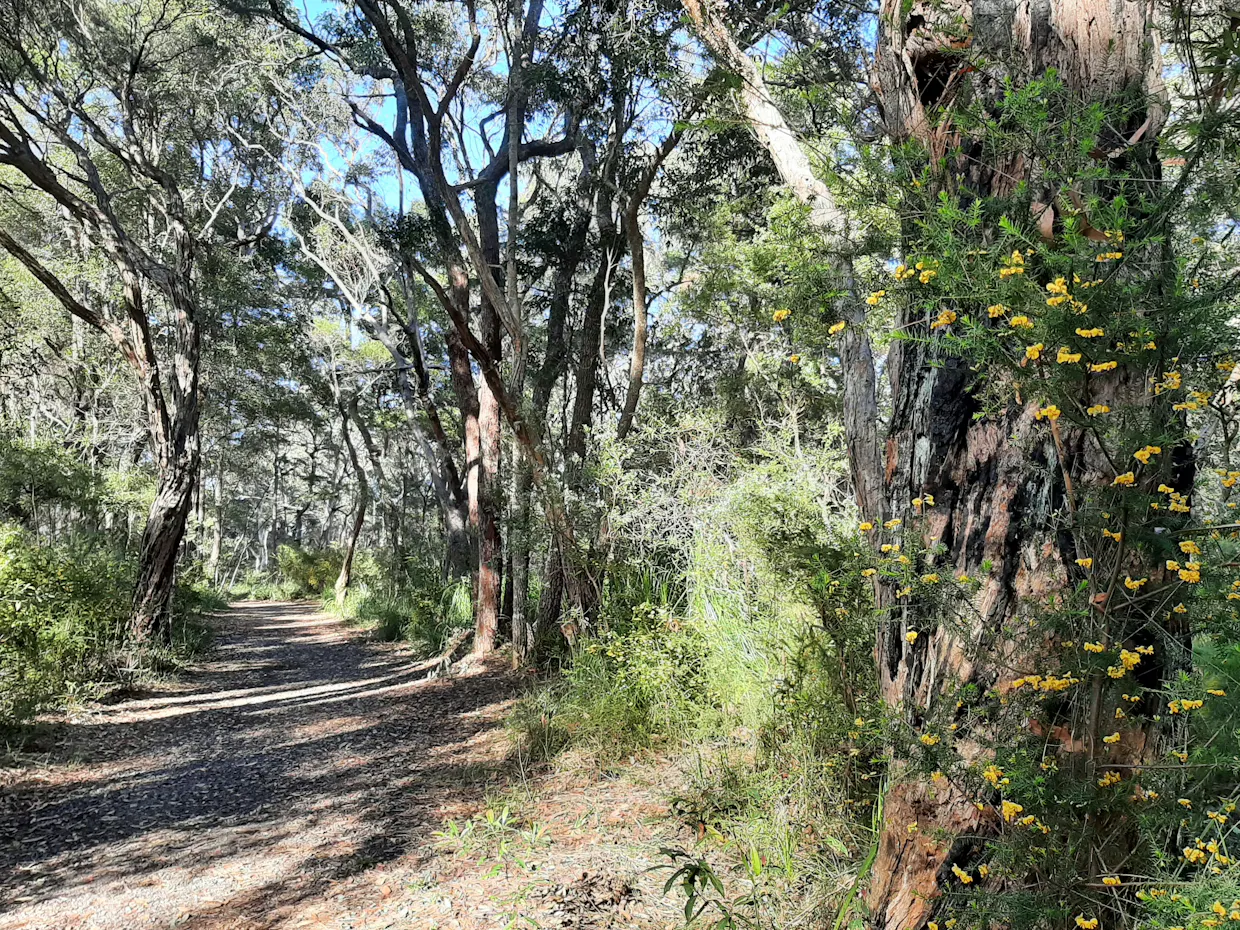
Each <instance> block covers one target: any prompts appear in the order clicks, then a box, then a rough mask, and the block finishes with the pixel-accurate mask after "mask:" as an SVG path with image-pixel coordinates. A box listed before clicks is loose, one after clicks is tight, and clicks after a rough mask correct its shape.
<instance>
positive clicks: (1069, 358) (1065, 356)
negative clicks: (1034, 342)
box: [1055, 346, 1081, 365]
mask: <svg viewBox="0 0 1240 930" xmlns="http://www.w3.org/2000/svg"><path fill="white" fill-rule="evenodd" d="M1080 360H1081V353H1080V352H1073V351H1072V350H1071V349H1069V348H1068V347H1067V346H1060V347H1059V354H1058V355H1056V356H1055V361H1056V362H1058V363H1059V364H1060V365H1075V364H1076V363H1077V362H1079V361H1080Z"/></svg>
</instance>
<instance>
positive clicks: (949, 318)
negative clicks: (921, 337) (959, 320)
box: [930, 310, 956, 329]
mask: <svg viewBox="0 0 1240 930" xmlns="http://www.w3.org/2000/svg"><path fill="white" fill-rule="evenodd" d="M955 322H956V311H955V310H944V311H943V312H942V313H940V314H939V318H938V319H937V320H935V321H934V322H933V323H931V324H930V328H931V329H938V328H939V327H940V326H951V325H952V324H953V323H955Z"/></svg>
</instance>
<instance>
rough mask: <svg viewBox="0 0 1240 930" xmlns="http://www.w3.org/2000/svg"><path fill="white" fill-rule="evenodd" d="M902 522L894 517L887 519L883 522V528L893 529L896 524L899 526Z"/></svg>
mask: <svg viewBox="0 0 1240 930" xmlns="http://www.w3.org/2000/svg"><path fill="white" fill-rule="evenodd" d="M902 522H903V521H901V520H898V519H896V520H888V521H887V522H886V523H884V524H883V529H885V530H894V529H895V528H896V527H897V526H899V525H900V524H901V523H902Z"/></svg>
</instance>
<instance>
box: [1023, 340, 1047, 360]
mask: <svg viewBox="0 0 1240 930" xmlns="http://www.w3.org/2000/svg"><path fill="white" fill-rule="evenodd" d="M1045 348H1046V346H1045V345H1043V344H1042V343H1040V342H1039V343H1035V344H1034V345H1031V346H1027V347H1026V348H1025V358H1027V359H1029V361H1031V362H1036V361H1037V360H1038V359H1039V358H1041V357H1042V350H1043V349H1045Z"/></svg>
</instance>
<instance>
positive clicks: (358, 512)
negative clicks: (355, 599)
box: [335, 398, 370, 606]
mask: <svg viewBox="0 0 1240 930" xmlns="http://www.w3.org/2000/svg"><path fill="white" fill-rule="evenodd" d="M356 402H357V401H356V398H354V400H353V403H356ZM339 405H340V431H341V433H342V434H343V436H344V445H345V448H346V449H347V450H348V452H349V461H350V462H351V463H352V465H353V476H354V478H355V480H356V481H357V508H356V509H355V510H354V512H353V524H352V526H351V527H350V529H349V536H348V538H347V539H346V540H345V544H344V558H343V559H341V561H340V574H339V575H337V576H336V587H335V591H336V604H337V606H339V605H343V604H344V599H345V596H346V595H347V594H348V593H349V585H350V584H351V583H352V581H353V556H354V554H355V553H356V552H357V541H358V539H359V538H360V537H361V535H362V526H363V525H364V524H365V522H366V505H367V503H369V500H370V484H369V482H368V481H367V480H366V471H365V469H364V468H362V462H361V459H360V457H359V456H358V454H357V447H356V446H354V445H353V437H352V436H351V435H350V433H349V408H348V407H347V406H346V405H345V404H344V403H343V402H340V404H339Z"/></svg>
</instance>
